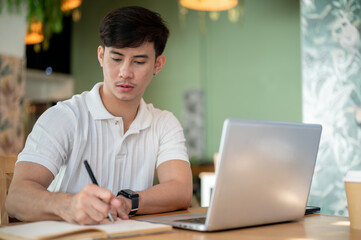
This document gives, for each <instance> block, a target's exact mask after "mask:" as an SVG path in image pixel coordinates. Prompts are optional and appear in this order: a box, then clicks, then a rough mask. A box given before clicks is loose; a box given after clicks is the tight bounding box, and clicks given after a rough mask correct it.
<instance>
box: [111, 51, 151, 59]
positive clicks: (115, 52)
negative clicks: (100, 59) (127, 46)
mask: <svg viewBox="0 0 361 240" xmlns="http://www.w3.org/2000/svg"><path fill="white" fill-rule="evenodd" d="M110 53H111V54H116V55H119V56H123V57H124V54H123V53H120V52H117V51H115V50H110ZM133 58H149V56H148V55H147V54H139V55H134V56H133Z"/></svg>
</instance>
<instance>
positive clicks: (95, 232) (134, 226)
mask: <svg viewBox="0 0 361 240" xmlns="http://www.w3.org/2000/svg"><path fill="white" fill-rule="evenodd" d="M171 230H172V227H171V226H169V225H163V224H153V223H147V222H139V221H136V220H121V219H118V220H117V221H116V222H115V223H114V224H113V223H111V222H107V223H105V224H100V225H86V226H82V225H78V224H71V223H67V222H62V221H40V222H33V223H24V224H18V225H14V226H7V227H2V228H0V239H5V240H6V239H9V240H10V239H14V240H15V239H16V240H18V239H29V240H30V239H34V240H35V239H37V240H40V239H44V240H45V239H54V240H55V239H56V240H60V239H107V238H116V237H128V236H138V235H144V234H154V233H162V232H168V231H171Z"/></svg>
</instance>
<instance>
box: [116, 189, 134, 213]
mask: <svg viewBox="0 0 361 240" xmlns="http://www.w3.org/2000/svg"><path fill="white" fill-rule="evenodd" d="M119 195H122V196H123V197H126V198H129V199H130V200H132V209H131V210H130V213H129V216H134V215H135V213H136V212H137V211H138V206H139V194H138V193H136V192H134V191H132V190H130V189H123V190H120V191H119V192H118V194H117V197H118V196H119Z"/></svg>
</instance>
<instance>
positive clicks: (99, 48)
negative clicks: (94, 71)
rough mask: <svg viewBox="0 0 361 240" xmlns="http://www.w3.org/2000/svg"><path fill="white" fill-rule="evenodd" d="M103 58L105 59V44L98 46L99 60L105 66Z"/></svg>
mask: <svg viewBox="0 0 361 240" xmlns="http://www.w3.org/2000/svg"><path fill="white" fill-rule="evenodd" d="M103 60H104V48H103V46H99V47H98V61H99V63H100V66H101V67H103Z"/></svg>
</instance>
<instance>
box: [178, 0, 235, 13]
mask: <svg viewBox="0 0 361 240" xmlns="http://www.w3.org/2000/svg"><path fill="white" fill-rule="evenodd" d="M179 2H180V5H182V6H183V7H186V8H190V9H194V10H199V11H224V10H229V9H231V8H233V7H235V6H236V5H237V4H238V0H180V1H179Z"/></svg>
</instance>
